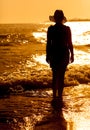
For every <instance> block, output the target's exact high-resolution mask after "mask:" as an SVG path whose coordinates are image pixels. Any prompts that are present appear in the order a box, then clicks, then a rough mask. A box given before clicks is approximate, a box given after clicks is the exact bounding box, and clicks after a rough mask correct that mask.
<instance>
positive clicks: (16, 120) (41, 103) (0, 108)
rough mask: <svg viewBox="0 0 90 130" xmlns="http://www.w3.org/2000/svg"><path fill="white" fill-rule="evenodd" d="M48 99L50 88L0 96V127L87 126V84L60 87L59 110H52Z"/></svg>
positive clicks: (61, 129) (52, 129)
mask: <svg viewBox="0 0 90 130" xmlns="http://www.w3.org/2000/svg"><path fill="white" fill-rule="evenodd" d="M51 100H52V90H51V89H43V90H32V91H25V92H23V93H22V95H18V96H15V95H11V96H10V97H7V98H2V99H0V130H6V129H5V127H6V128H7V130H40V129H45V130H46V129H48V130H89V129H90V112H89V110H90V84H88V85H85V84H84V85H79V86H75V87H66V88H64V92H63V101H64V104H65V106H64V107H63V108H62V111H61V110H60V111H59V112H58V111H55V110H54V109H53V107H52V106H51Z"/></svg>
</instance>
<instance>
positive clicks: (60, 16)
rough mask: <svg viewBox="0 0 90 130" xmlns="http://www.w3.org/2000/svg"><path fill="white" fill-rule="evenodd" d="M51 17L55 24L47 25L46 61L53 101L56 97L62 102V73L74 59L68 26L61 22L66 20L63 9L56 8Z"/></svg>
mask: <svg viewBox="0 0 90 130" xmlns="http://www.w3.org/2000/svg"><path fill="white" fill-rule="evenodd" d="M52 19H53V21H54V22H55V25H51V26H50V27H48V31H47V45H46V61H47V62H48V63H49V64H50V67H51V68H52V75H53V81H52V89H53V101H54V103H55V101H57V100H56V98H57V97H58V98H59V101H60V102H62V93H63V88H64V75H65V71H66V68H67V65H68V64H69V63H72V62H73V61H74V54H73V45H72V39H71V30H70V27H68V26H66V25H64V24H63V23H64V22H66V17H65V16H64V13H63V11H62V10H56V11H55V13H54V16H53V18H52Z"/></svg>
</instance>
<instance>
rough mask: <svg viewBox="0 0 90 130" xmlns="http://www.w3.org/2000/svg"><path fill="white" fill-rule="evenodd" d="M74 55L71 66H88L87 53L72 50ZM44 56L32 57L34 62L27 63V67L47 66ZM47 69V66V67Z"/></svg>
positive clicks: (89, 58)
mask: <svg viewBox="0 0 90 130" xmlns="http://www.w3.org/2000/svg"><path fill="white" fill-rule="evenodd" d="M74 53H75V54H74V55H75V60H74V63H73V64H77V65H82V66H83V65H89V64H90V55H89V53H88V52H84V51H81V50H74ZM45 58H46V55H45V54H43V55H37V54H36V55H33V56H32V59H33V60H34V62H30V61H27V67H32V66H34V65H35V66H36V64H35V62H36V63H40V64H43V65H46V66H48V63H47V62H46V59H45ZM48 67H49V66H48Z"/></svg>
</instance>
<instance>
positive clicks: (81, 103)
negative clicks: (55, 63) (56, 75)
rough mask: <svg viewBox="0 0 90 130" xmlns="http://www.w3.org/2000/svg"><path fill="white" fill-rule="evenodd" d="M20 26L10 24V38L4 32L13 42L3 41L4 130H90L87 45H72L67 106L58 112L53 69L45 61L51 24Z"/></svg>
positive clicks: (0, 115) (0, 111)
mask: <svg viewBox="0 0 90 130" xmlns="http://www.w3.org/2000/svg"><path fill="white" fill-rule="evenodd" d="M9 26H10V25H9ZM18 26H19V27H18V28H17V29H15V28H16V25H14V26H13V25H12V26H10V27H9V28H10V29H9V31H11V30H12V32H11V35H10V34H9V33H10V32H6V33H5V34H9V35H10V38H7V39H4V40H2V41H1V42H0V104H1V105H0V106H1V107H0V130H6V129H7V130H34V129H35V130H42V129H43V130H44V129H45V130H47V129H48V130H49V129H50V130H80V129H82V130H89V129H90V113H89V109H90V107H89V106H90V100H89V99H90V71H89V70H90V64H89V63H90V59H89V54H90V49H89V47H90V45H89V43H87V44H79V45H77V42H76V44H74V52H75V62H74V63H72V64H69V65H68V67H67V71H66V73H65V88H64V92H63V101H64V103H65V106H64V107H63V108H62V110H60V111H59V112H58V111H55V110H54V109H53V107H52V106H51V101H52V71H51V68H50V67H49V65H48V64H47V63H46V61H45V56H46V44H45V43H43V42H45V39H44V38H45V32H46V30H45V29H46V27H47V25H43V26H42V25H41V24H40V25H35V26H34V29H31V30H30V28H31V27H32V26H31V25H24V26H25V27H24V28H25V29H26V30H24V29H23V26H22V25H18ZM28 26H29V27H28ZM11 27H15V28H14V30H13V29H11ZM44 27H45V29H44ZM37 28H39V30H38V29H37ZM22 30H24V31H22ZM32 30H33V33H31V32H32ZM20 32H21V34H20ZM41 32H43V33H41ZM87 32H88V31H87ZM74 33H75V32H74ZM2 34H3V32H2ZM22 34H23V35H22ZM31 34H33V35H31ZM73 35H74V34H73ZM88 35H89V32H88ZM21 36H22V37H21ZM16 37H17V38H16ZM42 37H43V38H42ZM77 37H79V36H77ZM86 37H87V36H86ZM36 39H37V40H36ZM88 42H89V40H88Z"/></svg>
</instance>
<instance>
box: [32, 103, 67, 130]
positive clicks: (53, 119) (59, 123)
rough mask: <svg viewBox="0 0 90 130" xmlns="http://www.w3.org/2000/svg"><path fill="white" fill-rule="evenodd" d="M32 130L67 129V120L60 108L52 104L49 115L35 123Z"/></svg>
mask: <svg viewBox="0 0 90 130" xmlns="http://www.w3.org/2000/svg"><path fill="white" fill-rule="evenodd" d="M34 130H67V122H66V120H65V119H64V117H63V113H62V110H61V109H59V107H57V106H55V105H54V107H53V110H52V113H51V115H48V116H47V117H46V119H45V117H44V119H42V121H41V122H40V123H37V124H36V125H35V128H34Z"/></svg>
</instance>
